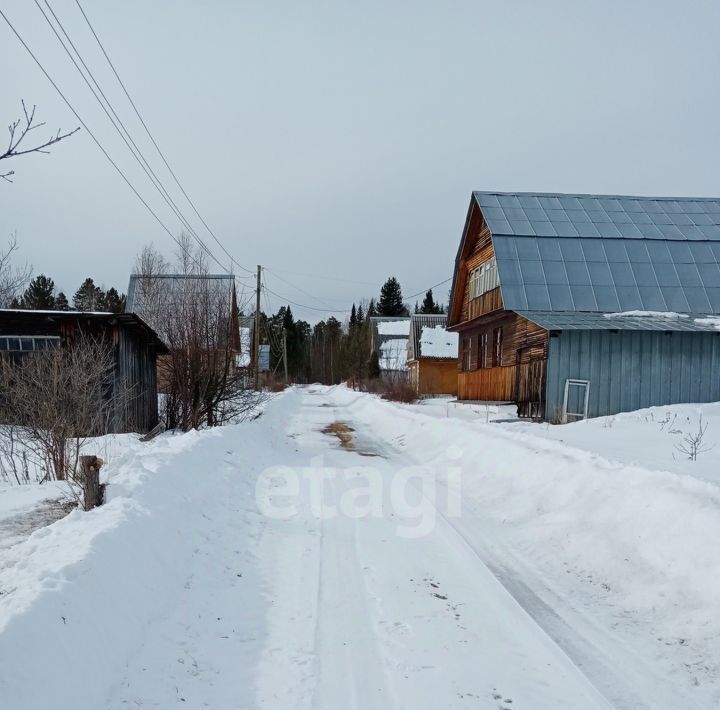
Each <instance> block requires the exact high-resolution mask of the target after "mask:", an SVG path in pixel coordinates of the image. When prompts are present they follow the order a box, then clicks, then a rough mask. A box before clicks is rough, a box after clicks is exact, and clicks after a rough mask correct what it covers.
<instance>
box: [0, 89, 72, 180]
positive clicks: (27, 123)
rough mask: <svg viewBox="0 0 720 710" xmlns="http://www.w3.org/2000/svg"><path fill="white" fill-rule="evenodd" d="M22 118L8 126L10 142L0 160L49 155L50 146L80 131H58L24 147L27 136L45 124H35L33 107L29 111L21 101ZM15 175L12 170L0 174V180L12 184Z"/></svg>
mask: <svg viewBox="0 0 720 710" xmlns="http://www.w3.org/2000/svg"><path fill="white" fill-rule="evenodd" d="M21 103H22V109H23V117H21V118H18V119H17V120H16V121H13V122H12V123H11V124H10V125H9V126H8V132H9V133H10V140H9V142H8V146H7V148H6V149H5V151H4V152H3V153H0V160H6V159H8V158H17V157H18V156H20V155H27V154H28V153H49V152H50V151H49V150H48V148H49V147H50V146H53V145H55V144H56V143H59V142H60V141H61V140H64V139H65V138H69V137H70V136H71V135H73V133H77V132H78V131H79V130H80V126H78V127H77V128H75V129H74V130H72V131H68V132H67V133H61V132H60V129H58V131H57V133H55V135H54V136H50V138H49V139H48V140H46V141H45V142H44V143H39V144H37V145H33V146H32V147H26V144H23V141H24V140H25V138H27V136H28V135H29V134H30V133H31V132H32V131H34V130H35V129H36V128H41V127H42V126H44V125H45V123H44V122H43V123H35V106H33V107H32V109H31V110H30V111H28V110H27V107H26V106H25V101H22V102H21ZM14 174H15V171H14V170H9V171H8V172H5V173H0V178H2V179H3V180H7V182H12V176H13V175H14Z"/></svg>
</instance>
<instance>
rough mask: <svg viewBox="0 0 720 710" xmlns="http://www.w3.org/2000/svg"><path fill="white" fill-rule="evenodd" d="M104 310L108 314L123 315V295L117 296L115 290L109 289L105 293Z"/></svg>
mask: <svg viewBox="0 0 720 710" xmlns="http://www.w3.org/2000/svg"><path fill="white" fill-rule="evenodd" d="M105 308H106V309H107V310H108V311H110V313H124V312H125V294H124V293H123V294H119V293H118V292H117V289H116V288H114V287H110V288H109V289H108V290H107V291H106V293H105Z"/></svg>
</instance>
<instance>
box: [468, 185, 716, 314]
mask: <svg viewBox="0 0 720 710" xmlns="http://www.w3.org/2000/svg"><path fill="white" fill-rule="evenodd" d="M474 198H475V200H476V201H477V204H478V205H479V207H480V209H481V211H482V214H483V217H484V218H485V220H486V222H487V224H488V227H489V228H490V231H491V233H492V238H493V245H494V248H495V254H496V257H497V263H498V275H499V278H500V286H501V288H502V294H503V302H504V305H505V308H506V309H508V310H513V311H520V310H533V311H535V310H537V311H573V310H574V311H599V312H609V311H631V310H646V311H678V312H685V313H720V199H694V198H655V197H652V198H650V197H623V196H608V195H561V194H541V193H488V192H475V193H474Z"/></svg>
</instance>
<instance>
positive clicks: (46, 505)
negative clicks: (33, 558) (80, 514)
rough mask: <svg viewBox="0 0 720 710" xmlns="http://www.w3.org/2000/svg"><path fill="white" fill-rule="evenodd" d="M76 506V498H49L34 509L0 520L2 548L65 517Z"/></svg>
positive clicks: (14, 543)
mask: <svg viewBox="0 0 720 710" xmlns="http://www.w3.org/2000/svg"><path fill="white" fill-rule="evenodd" d="M76 506H77V504H76V503H75V501H74V500H68V499H67V498H56V499H48V500H44V501H43V502H42V503H40V504H39V505H37V506H36V507H35V508H33V509H32V510H27V511H23V512H22V513H18V514H17V515H13V516H11V517H9V518H5V520H3V521H0V549H4V548H8V547H11V546H12V545H16V544H17V543H18V542H22V541H23V540H26V539H27V538H28V537H30V535H32V533H34V532H35V531H36V530H39V529H40V528H44V527H45V526H46V525H51V524H52V523H54V522H55V521H57V520H60V519H61V518H64V517H65V516H66V515H67V514H68V513H69V512H70V511H72V510H74V509H75V508H76Z"/></svg>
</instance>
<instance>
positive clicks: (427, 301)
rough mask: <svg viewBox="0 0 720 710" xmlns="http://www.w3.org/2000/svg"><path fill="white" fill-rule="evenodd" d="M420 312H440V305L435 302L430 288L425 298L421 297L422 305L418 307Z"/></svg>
mask: <svg viewBox="0 0 720 710" xmlns="http://www.w3.org/2000/svg"><path fill="white" fill-rule="evenodd" d="M420 313H442V309H441V308H440V306H439V305H438V304H437V303H435V299H434V298H433V292H432V289H429V290H428V291H427V292H426V294H425V298H424V299H423V302H422V306H421V308H420Z"/></svg>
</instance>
